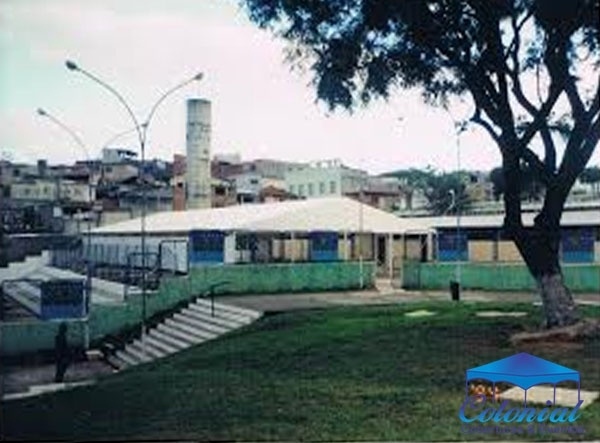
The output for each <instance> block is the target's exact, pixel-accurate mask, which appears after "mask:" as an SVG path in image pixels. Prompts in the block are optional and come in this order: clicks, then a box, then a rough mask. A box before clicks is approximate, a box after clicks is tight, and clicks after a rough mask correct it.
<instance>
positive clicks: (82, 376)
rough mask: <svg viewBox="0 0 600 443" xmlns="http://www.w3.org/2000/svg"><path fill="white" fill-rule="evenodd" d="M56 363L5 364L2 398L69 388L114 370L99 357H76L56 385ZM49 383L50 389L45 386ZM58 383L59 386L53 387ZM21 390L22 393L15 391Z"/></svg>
mask: <svg viewBox="0 0 600 443" xmlns="http://www.w3.org/2000/svg"><path fill="white" fill-rule="evenodd" d="M55 368H56V366H55V365H54V364H52V363H45V364H39V365H16V366H8V367H6V366H5V367H3V368H2V373H1V374H0V377H2V380H1V382H0V386H1V393H2V399H3V400H8V399H11V398H19V397H20V396H26V397H27V396H31V394H30V393H33V395H40V394H43V393H44V392H46V391H48V392H50V391H54V390H60V389H68V388H69V387H74V386H77V385H79V384H81V382H83V381H93V380H95V379H96V378H98V377H100V376H103V375H108V374H112V373H113V369H112V367H110V366H109V365H107V364H106V363H104V362H103V361H100V360H92V361H77V362H74V363H72V364H71V365H70V366H69V367H68V368H67V372H66V373H65V378H64V383H63V385H64V386H63V387H62V388H61V387H60V386H55V383H54V372H55ZM43 387H47V388H48V389H43ZM53 387H55V388H56V389H53ZM15 394H20V395H15Z"/></svg>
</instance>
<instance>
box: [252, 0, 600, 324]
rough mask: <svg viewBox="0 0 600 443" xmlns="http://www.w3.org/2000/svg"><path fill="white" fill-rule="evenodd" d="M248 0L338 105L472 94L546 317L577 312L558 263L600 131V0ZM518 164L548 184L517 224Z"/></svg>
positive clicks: (562, 319)
mask: <svg viewBox="0 0 600 443" xmlns="http://www.w3.org/2000/svg"><path fill="white" fill-rule="evenodd" d="M243 1H244V4H245V6H246V9H247V11H248V13H249V16H250V18H251V19H252V20H253V21H254V22H255V23H257V24H258V25H259V26H261V27H265V28H270V29H271V30H272V31H274V32H275V33H276V34H278V35H280V36H282V37H283V38H285V39H287V40H288V41H289V43H290V45H289V47H288V60H289V61H290V62H291V63H295V64H299V65H301V66H309V67H310V70H311V71H312V72H313V73H314V78H313V85H314V87H315V89H316V92H317V96H318V98H319V99H322V100H324V101H325V102H326V103H327V104H328V105H329V106H330V107H331V108H336V107H343V108H352V107H354V106H356V105H358V104H361V103H362V104H368V103H369V102H370V101H371V100H372V99H374V98H377V97H384V98H385V97H388V96H389V94H390V93H391V92H393V91H394V89H395V87H399V88H411V87H418V88H420V89H421V90H422V91H423V95H424V98H425V99H426V100H427V101H428V102H431V103H441V104H443V105H445V104H447V103H448V100H449V98H450V97H452V96H457V95H461V96H463V97H464V98H466V99H470V101H471V102H472V104H473V108H474V112H473V116H472V118H471V119H470V120H471V122H473V123H475V124H478V125H479V126H480V127H482V128H484V130H485V131H487V133H488V134H489V135H490V137H491V138H492V139H493V140H494V142H495V143H496V145H497V146H498V148H499V149H500V152H501V155H502V171H503V174H504V178H505V183H506V188H505V192H504V197H503V199H504V206H505V218H504V229H505V231H506V232H507V233H508V234H509V235H510V236H511V238H512V239H513V241H514V242H515V244H516V246H517V248H518V249H519V251H520V253H521V255H522V257H523V259H524V261H525V263H526V264H527V267H528V268H529V270H530V272H531V273H532V275H533V276H534V278H535V279H536V281H537V283H538V286H539V288H540V295H541V298H542V301H543V305H544V311H545V317H546V324H547V326H548V327H557V326H564V325H570V324H574V323H577V322H578V320H579V314H578V310H577V309H576V306H575V303H574V301H573V298H572V296H571V293H570V291H569V290H568V288H567V287H566V286H565V284H564V280H563V277H562V272H561V267H560V263H559V257H558V250H559V241H560V218H561V215H562V211H563V207H564V204H565V200H566V198H567V195H568V194H569V191H570V189H571V187H572V186H573V183H574V182H575V180H576V178H577V176H578V175H579V174H580V173H581V172H582V171H583V169H584V167H585V165H586V163H587V162H588V160H589V158H590V156H591V155H592V153H593V151H594V149H595V147H596V145H597V144H598V139H599V137H600V119H599V118H598V114H599V109H600V92H599V87H598V76H597V75H596V74H597V72H598V67H599V65H600V50H599V46H600V37H599V34H600V31H599V27H600V25H599V20H600V19H599V17H600V5H599V3H600V2H599V0H569V1H553V0H427V1H423V0H404V1H400V0H398V1H381V0H330V1H325V0H243ZM586 72H587V73H588V74H587V75H586V74H585V73H586ZM590 72H591V73H592V75H589V73H590ZM557 126H560V127H562V129H563V133H565V134H566V135H565V141H564V143H565V146H564V149H562V150H557V146H556V140H555V139H554V137H553V136H552V134H551V129H553V128H555V127H557ZM534 142H537V143H541V145H542V146H543V157H542V156H541V155H540V154H538V153H537V152H536V150H535V149H534V145H533V143H534ZM557 151H559V152H562V156H561V157H562V158H561V160H560V163H558V153H559V152H557ZM522 162H526V163H527V164H528V165H529V166H530V167H531V168H533V169H535V170H536V172H537V173H538V175H539V176H540V178H541V179H542V180H543V183H544V185H545V186H546V193H545V197H544V202H543V205H542V209H541V210H540V212H539V214H538V215H537V216H536V218H535V223H534V226H533V227H525V226H524V225H523V222H522V214H521V212H522V211H521V199H520V194H521V189H522V185H523V180H522V176H523V174H522V170H521V167H520V165H521V163H522Z"/></svg>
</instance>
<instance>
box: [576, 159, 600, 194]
mask: <svg viewBox="0 0 600 443" xmlns="http://www.w3.org/2000/svg"><path fill="white" fill-rule="evenodd" d="M579 179H580V180H581V182H582V183H587V184H589V185H591V186H592V192H593V194H594V195H595V196H598V195H600V168H599V167H598V166H592V167H590V168H585V169H584V170H583V172H582V173H581V175H580V176H579Z"/></svg>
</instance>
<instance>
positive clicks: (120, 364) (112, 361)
mask: <svg viewBox="0 0 600 443" xmlns="http://www.w3.org/2000/svg"><path fill="white" fill-rule="evenodd" d="M106 361H107V362H108V364H109V365H111V366H112V367H113V369H123V368H125V367H126V366H127V364H126V363H125V362H124V361H123V360H121V359H120V358H118V357H117V356H115V355H109V356H107V357H106Z"/></svg>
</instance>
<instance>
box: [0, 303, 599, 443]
mask: <svg viewBox="0 0 600 443" xmlns="http://www.w3.org/2000/svg"><path fill="white" fill-rule="evenodd" d="M423 308H424V309H429V310H434V311H437V312H438V315H437V316H435V317H429V318H407V317H404V316H403V312H405V311H406V310H413V309H423ZM481 309H494V310H497V309H500V310H502V309H518V310H524V311H528V312H531V314H532V315H531V316H528V318H527V319H523V318H516V319H515V318H509V319H481V318H477V317H475V315H474V312H475V311H476V310H481ZM585 311H586V314H587V315H592V316H600V310H599V309H597V308H586V310H585ZM539 323H540V317H539V312H538V310H537V309H535V308H533V307H532V306H531V305H528V304H511V305H507V304H491V303H486V304H466V303H461V304H451V303H450V302H448V303H441V302H436V303H428V304H425V303H419V304H411V305H409V306H406V305H404V306H387V307H352V308H338V309H328V310H311V311H302V312H294V313H285V314H277V315H271V316H268V317H266V318H263V319H262V320H260V321H259V322H257V323H255V324H254V325H252V326H250V327H248V328H246V329H244V330H240V331H238V332H235V333H232V334H229V335H227V336H225V337H223V338H222V339H219V340H215V341H213V342H210V343H207V344H205V345H203V346H200V347H196V348H192V349H189V350H188V351H185V352H182V353H180V354H178V355H176V356H173V357H171V358H168V359H165V360H162V361H158V362H154V363H152V364H149V365H146V366H142V367H138V368H135V369H132V370H129V371H124V372H122V373H120V374H118V375H116V376H112V377H107V378H105V379H103V380H101V381H100V382H99V383H98V384H96V385H95V386H91V387H84V388H79V389H76V390H72V391H69V392H61V393H57V394H52V395H46V396H43V397H38V398H32V399H27V400H22V401H17V402H9V403H4V404H2V418H1V420H2V421H1V425H2V432H1V433H0V435H1V436H2V437H3V438H6V439H28V440H35V439H44V440H48V439H53V440H55V439H69V440H72V439H79V440H81V439H85V440H89V439H103V440H106V439H133V438H135V439H153V440H156V439H161V440H162V439H193V440H213V441H216V440H229V441H230V440H252V441H260V440H311V441H315V440H346V441H348V440H371V441H374V440H464V439H469V438H471V439H477V440H481V439H482V438H484V439H485V438H488V437H482V436H481V435H477V436H468V435H463V434H462V433H461V429H460V421H459V419H458V415H457V414H458V408H459V406H460V404H461V402H462V400H463V399H464V377H465V370H466V369H467V368H469V367H473V366H476V365H480V364H484V363H487V362H490V361H493V360H495V359H498V358H502V357H506V356H509V355H512V354H513V353H515V352H517V351H527V352H531V353H534V354H536V355H538V356H540V357H543V358H547V359H550V360H555V361H557V362H559V363H561V364H563V365H566V366H570V367H572V368H574V369H577V370H579V371H580V372H581V377H582V381H583V388H584V389H588V390H600V343H599V342H598V341H596V342H589V343H585V344H583V345H581V346H576V347H564V346H563V347H557V346H543V347H540V348H537V349H535V348H522V349H515V348H513V347H512V346H511V345H510V343H509V340H508V338H509V337H510V335H511V334H512V333H514V332H517V331H521V330H524V329H534V328H535V327H536V325H537V324H539ZM578 424H581V425H583V426H585V428H586V430H587V432H586V435H585V438H586V439H593V438H600V403H598V402H596V403H595V404H593V405H591V406H590V407H588V408H586V409H585V410H584V411H583V415H582V417H581V419H580V420H579V421H578ZM489 438H490V439H498V438H500V437H493V436H492V437H489ZM501 438H502V439H505V440H506V439H509V438H510V437H509V436H503V437H501ZM519 438H520V439H523V438H527V437H519ZM538 438H539V437H538ZM556 438H557V439H568V438H569V436H566V435H558V436H556Z"/></svg>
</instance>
